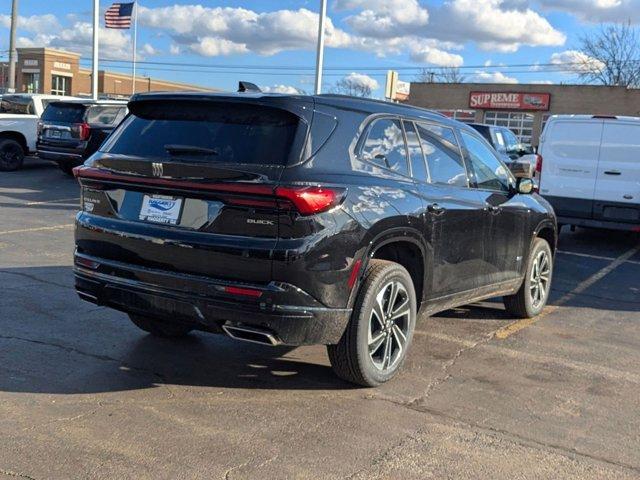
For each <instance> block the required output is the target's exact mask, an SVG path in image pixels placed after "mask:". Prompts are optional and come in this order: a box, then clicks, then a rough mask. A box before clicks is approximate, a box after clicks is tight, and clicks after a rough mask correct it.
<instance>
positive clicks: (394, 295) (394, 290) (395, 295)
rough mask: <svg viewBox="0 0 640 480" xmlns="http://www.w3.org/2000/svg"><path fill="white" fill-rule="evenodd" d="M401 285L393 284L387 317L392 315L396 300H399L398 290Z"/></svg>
mask: <svg viewBox="0 0 640 480" xmlns="http://www.w3.org/2000/svg"><path fill="white" fill-rule="evenodd" d="M399 286H400V285H399V284H398V282H392V283H391V293H390V294H389V303H387V310H386V313H387V315H391V313H392V312H393V306H394V305H395V304H396V299H397V298H398V290H399V288H398V287H399Z"/></svg>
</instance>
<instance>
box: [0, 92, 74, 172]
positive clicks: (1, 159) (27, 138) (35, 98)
mask: <svg viewBox="0 0 640 480" xmlns="http://www.w3.org/2000/svg"><path fill="white" fill-rule="evenodd" d="M71 98H74V97H63V96H60V95H42V94H29V93H18V94H9V95H3V96H2V99H1V100H0V170H1V171H11V170H18V169H19V168H20V167H22V162H23V161H24V157H25V155H28V154H29V153H34V152H35V150H36V140H37V136H38V120H39V119H40V116H41V115H42V112H44V109H45V108H46V107H47V104H48V103H49V102H51V101H52V100H65V99H71Z"/></svg>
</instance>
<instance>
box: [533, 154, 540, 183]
mask: <svg viewBox="0 0 640 480" xmlns="http://www.w3.org/2000/svg"><path fill="white" fill-rule="evenodd" d="M541 181H542V155H539V154H536V186H535V187H534V189H533V190H534V191H535V192H540V182H541Z"/></svg>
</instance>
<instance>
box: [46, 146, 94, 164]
mask: <svg viewBox="0 0 640 480" xmlns="http://www.w3.org/2000/svg"><path fill="white" fill-rule="evenodd" d="M37 153H38V157H40V158H44V159H45V160H52V161H54V162H61V161H64V162H76V163H78V164H80V163H82V162H83V161H84V157H83V156H82V154H80V153H77V152H74V151H60V150H56V151H54V150H47V149H42V148H38V150H37Z"/></svg>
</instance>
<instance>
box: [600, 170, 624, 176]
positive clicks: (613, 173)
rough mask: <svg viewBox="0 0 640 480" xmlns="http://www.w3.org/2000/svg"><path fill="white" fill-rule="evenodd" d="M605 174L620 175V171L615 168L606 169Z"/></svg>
mask: <svg viewBox="0 0 640 480" xmlns="http://www.w3.org/2000/svg"><path fill="white" fill-rule="evenodd" d="M604 174H605V175H620V172H619V171H617V170H607V171H606V172H604Z"/></svg>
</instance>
